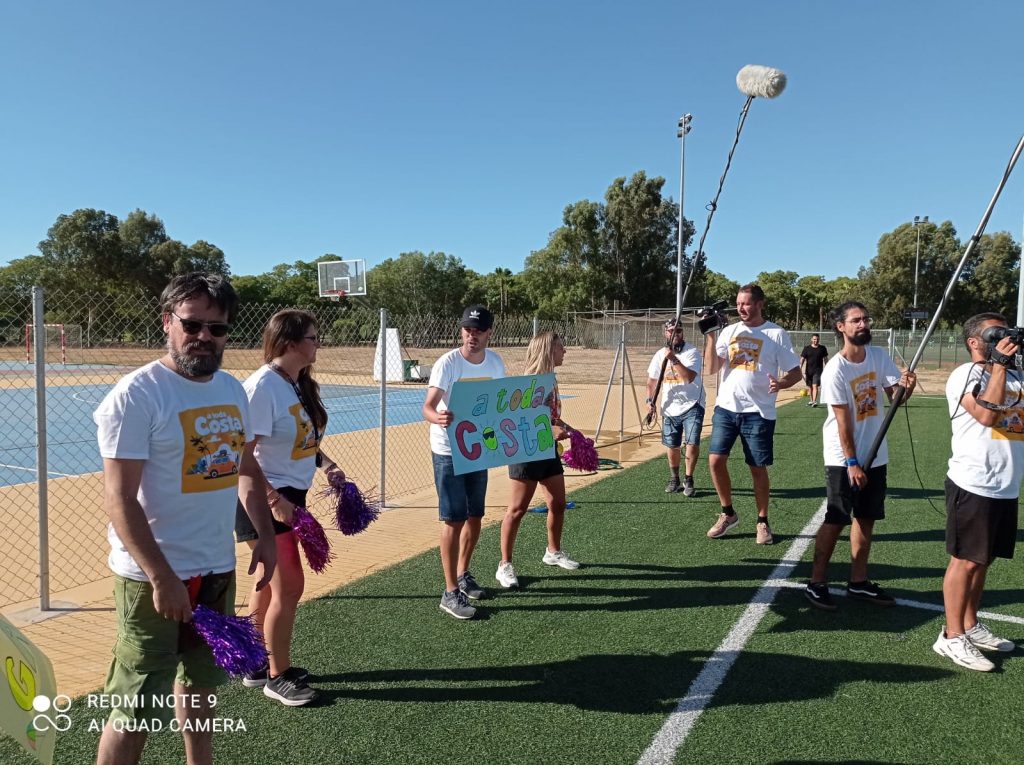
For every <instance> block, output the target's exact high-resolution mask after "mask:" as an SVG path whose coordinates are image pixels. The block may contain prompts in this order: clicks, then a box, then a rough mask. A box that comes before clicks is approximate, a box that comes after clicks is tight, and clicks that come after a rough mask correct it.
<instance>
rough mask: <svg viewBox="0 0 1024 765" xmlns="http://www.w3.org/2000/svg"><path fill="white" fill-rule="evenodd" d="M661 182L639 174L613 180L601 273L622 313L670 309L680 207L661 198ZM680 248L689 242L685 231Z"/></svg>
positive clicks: (607, 202) (605, 211)
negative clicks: (607, 274)
mask: <svg viewBox="0 0 1024 765" xmlns="http://www.w3.org/2000/svg"><path fill="white" fill-rule="evenodd" d="M664 185H665V179H664V178H648V177H647V174H646V173H644V172H643V171H642V170H640V171H638V172H636V173H634V174H633V177H632V178H630V179H629V180H628V181H627V180H626V179H625V178H616V179H615V180H614V181H612V184H611V186H609V187H608V191H607V192H605V197H604V198H605V204H604V208H603V211H602V213H603V214H602V216H601V230H602V240H603V242H602V243H603V245H604V247H603V253H602V254H603V255H604V261H605V263H604V267H605V269H610V271H611V273H612V275H613V276H614V282H615V290H614V292H613V297H614V298H616V299H618V300H619V301H620V302H621V304H622V307H623V308H647V307H650V306H661V305H669V304H670V303H672V304H674V302H675V281H676V280H675V265H676V259H677V254H676V253H677V249H676V242H677V240H676V236H677V234H678V231H677V229H678V214H679V207H678V206H677V205H676V204H675V203H674V202H672V201H671V200H668V199H664V198H663V197H662V196H661V189H662V187H663V186H664ZM683 236H684V246H685V244H687V243H688V242H689V239H690V238H691V237H692V236H693V225H692V224H690V225H689V226H685V223H684V231H683Z"/></svg>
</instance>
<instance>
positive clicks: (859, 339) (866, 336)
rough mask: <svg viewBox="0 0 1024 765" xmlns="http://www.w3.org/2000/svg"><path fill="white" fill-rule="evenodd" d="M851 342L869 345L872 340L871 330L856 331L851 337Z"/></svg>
mask: <svg viewBox="0 0 1024 765" xmlns="http://www.w3.org/2000/svg"><path fill="white" fill-rule="evenodd" d="M850 342H851V343H853V344H854V345H867V344H868V343H870V342H871V330H870V329H862V330H861V331H860V332H855V333H854V335H853V337H851V338H850Z"/></svg>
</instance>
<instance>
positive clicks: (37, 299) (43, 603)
mask: <svg viewBox="0 0 1024 765" xmlns="http://www.w3.org/2000/svg"><path fill="white" fill-rule="evenodd" d="M44 317H45V309H44V306H43V288H42V287H33V288H32V331H33V332H35V379H36V487H37V491H38V496H39V610H40V611H49V610H50V532H49V526H50V522H49V499H48V495H47V488H48V486H47V477H48V475H49V471H48V469H47V462H46V328H45V326H44V325H45V323H46V322H45V318H44Z"/></svg>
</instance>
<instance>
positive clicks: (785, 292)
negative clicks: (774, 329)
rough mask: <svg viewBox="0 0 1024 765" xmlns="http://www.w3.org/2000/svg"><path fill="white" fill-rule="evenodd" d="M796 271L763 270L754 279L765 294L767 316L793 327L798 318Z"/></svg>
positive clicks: (785, 325) (776, 321)
mask: <svg viewBox="0 0 1024 765" xmlns="http://www.w3.org/2000/svg"><path fill="white" fill-rule="evenodd" d="M799 278H800V277H799V274H797V272H796V271H762V272H761V273H759V274H758V275H757V278H756V279H754V282H755V283H756V284H758V285H760V287H761V289H763V290H764V294H765V298H766V300H765V308H764V313H765V317H766V318H768V319H770V320H771V321H774V322H775V323H776V324H781V325H782V326H784V327H792V326H793V322H794V321H795V320H796V293H797V290H796V283H797V279H799Z"/></svg>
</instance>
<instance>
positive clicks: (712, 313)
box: [697, 300, 729, 335]
mask: <svg viewBox="0 0 1024 765" xmlns="http://www.w3.org/2000/svg"><path fill="white" fill-rule="evenodd" d="M728 307H729V303H728V301H725V300H719V301H718V302H717V303H715V304H714V305H710V306H707V307H706V308H704V310H703V311H701V312H700V316H701V318H700V320H699V321H698V322H697V329H699V330H700V331H701V334H704V335H706V334H708V333H709V332H717V331H718V330H720V329H722V328H723V327H725V326H726V325H728V323H729V319H728V318H726V316H725V309H726V308H728Z"/></svg>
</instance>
